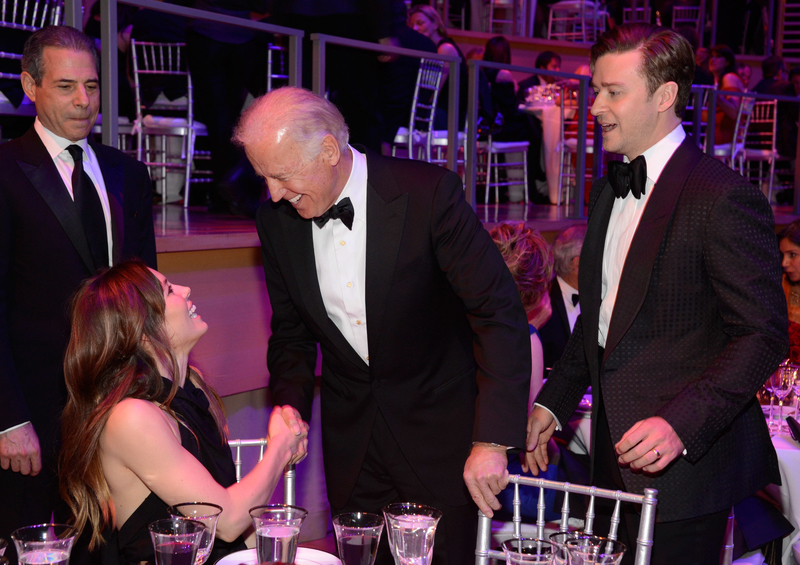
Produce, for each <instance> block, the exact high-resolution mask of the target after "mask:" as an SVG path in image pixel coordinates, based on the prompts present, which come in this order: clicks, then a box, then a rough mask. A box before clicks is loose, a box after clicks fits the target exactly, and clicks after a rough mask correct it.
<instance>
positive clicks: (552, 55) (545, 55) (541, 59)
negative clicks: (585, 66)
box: [535, 51, 561, 69]
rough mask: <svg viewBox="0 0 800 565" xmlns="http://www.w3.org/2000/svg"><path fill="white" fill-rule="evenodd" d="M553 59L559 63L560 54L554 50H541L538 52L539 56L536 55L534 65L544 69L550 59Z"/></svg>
mask: <svg viewBox="0 0 800 565" xmlns="http://www.w3.org/2000/svg"><path fill="white" fill-rule="evenodd" d="M553 59H555V60H557V61H558V64H559V65H561V55H559V54H558V53H556V52H555V51H542V52H541V53H539V56H538V57H536V64H535V66H536V68H537V69H546V68H547V65H549V64H550V61H552V60H553Z"/></svg>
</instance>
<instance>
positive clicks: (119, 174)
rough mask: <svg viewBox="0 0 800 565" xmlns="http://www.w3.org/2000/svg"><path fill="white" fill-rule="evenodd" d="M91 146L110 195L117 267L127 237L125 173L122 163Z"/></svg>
mask: <svg viewBox="0 0 800 565" xmlns="http://www.w3.org/2000/svg"><path fill="white" fill-rule="evenodd" d="M89 145H91V146H92V149H94V154H95V156H96V157H97V162H98V163H99V164H100V172H101V173H102V174H103V183H104V184H105V185H106V194H107V195H108V207H109V210H110V216H111V236H112V238H113V239H112V245H111V249H112V253H111V264H112V265H116V264H117V263H119V260H120V256H121V255H122V249H123V244H124V243H125V242H124V241H123V239H124V237H125V235H124V234H125V230H124V229H123V227H124V220H123V218H124V216H123V209H124V208H123V204H124V202H123V194H124V187H125V171H124V170H123V167H122V162H121V161H119V160H116V162H113V163H112V162H110V161H109V160H108V159H106V158H105V157H106V156H105V151H102V148H99V147H98V145H97V144H96V143H93V142H91V141H90V142H89Z"/></svg>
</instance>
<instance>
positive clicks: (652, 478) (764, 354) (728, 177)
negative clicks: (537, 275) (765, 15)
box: [527, 24, 788, 565]
mask: <svg viewBox="0 0 800 565" xmlns="http://www.w3.org/2000/svg"><path fill="white" fill-rule="evenodd" d="M591 63H592V70H593V77H592V87H593V89H594V91H595V95H596V97H595V101H594V104H593V105H592V114H593V115H594V116H596V117H597V119H598V123H599V126H600V127H601V128H602V135H603V146H604V148H605V149H606V150H607V151H610V152H613V153H621V154H622V155H624V156H625V162H624V163H622V162H615V163H611V164H610V167H609V175H608V176H607V177H603V178H602V179H600V180H598V181H597V182H596V183H595V184H594V186H593V187H592V192H591V195H590V198H589V222H588V226H587V232H586V239H585V240H584V245H583V249H582V252H581V260H580V274H579V279H580V289H581V295H580V303H581V320H580V322H579V323H578V324H577V325H576V327H575V331H574V332H573V334H572V336H571V338H570V340H569V342H568V344H567V347H566V350H565V352H564V356H563V357H562V358H561V360H560V362H559V363H557V364H556V366H555V367H554V369H553V372H552V373H551V378H550V379H549V380H548V382H547V384H546V386H545V387H544V388H543V390H542V392H541V394H540V395H539V397H538V399H537V406H536V407H535V409H534V410H533V412H532V413H531V415H530V416H529V420H528V431H529V435H528V445H527V450H528V453H527V460H528V463H529V464H530V465H531V466H532V467H533V468H534V471H536V469H537V467H538V468H540V469H543V468H544V465H545V464H546V461H547V452H546V443H547V439H549V437H550V436H551V435H552V433H553V431H554V430H555V429H556V428H557V427H558V426H560V425H562V424H565V423H566V421H567V420H568V419H569V417H570V415H571V414H572V412H573V410H574V409H575V407H576V406H577V405H578V403H579V401H580V398H581V396H582V395H583V393H584V392H585V390H586V387H587V386H589V385H591V386H592V394H593V397H594V402H593V405H592V412H593V413H592V418H593V420H592V443H593V447H592V454H593V458H592V470H593V476H594V480H595V482H596V484H598V485H599V486H603V487H608V488H614V489H617V488H620V489H624V490H627V491H633V492H639V493H641V492H642V491H643V489H644V488H646V487H648V488H655V489H658V511H657V524H656V529H655V543H654V544H653V554H652V556H653V560H652V561H651V562H652V563H654V564H665V563H678V562H679V563H684V564H694V563H696V564H698V565H700V564H708V563H716V562H717V560H718V559H719V554H720V550H721V547H722V540H723V536H724V532H725V525H726V519H727V516H728V513H729V512H730V509H731V506H733V505H734V504H736V503H737V502H739V501H741V500H742V499H744V498H746V497H748V496H749V495H751V494H753V493H754V492H756V491H757V490H759V489H760V488H761V487H763V486H764V485H766V484H768V483H770V482H774V483H779V482H780V475H779V472H778V466H777V458H776V455H775V450H774V449H773V447H772V444H771V442H770V438H769V433H768V430H767V426H766V423H765V421H764V417H763V414H762V413H761V408H760V406H759V405H758V403H757V402H756V400H755V395H756V392H757V391H758V389H759V387H760V386H761V385H762V384H763V383H764V381H765V380H766V379H767V377H768V376H769V375H770V373H772V372H773V371H774V370H775V368H776V367H777V366H778V364H779V363H780V362H781V360H782V359H784V358H785V357H786V354H787V349H788V338H787V315H786V301H785V298H784V296H783V294H782V291H781V278H780V277H781V268H780V257H779V253H778V248H777V243H776V238H775V233H774V231H773V216H772V210H771V208H770V206H769V204H768V203H767V201H766V199H765V198H764V195H763V194H762V193H761V191H760V190H759V189H758V188H757V187H755V186H753V185H751V184H750V183H749V182H747V181H746V180H745V179H743V178H742V177H740V176H739V175H738V174H736V173H735V172H733V171H732V170H730V169H729V168H728V167H726V166H724V165H723V164H721V163H720V162H719V161H716V160H714V159H712V158H710V157H708V156H707V155H705V154H704V153H702V152H701V151H700V150H699V149H697V148H696V147H695V146H694V144H692V143H691V142H690V141H689V140H687V139H686V135H685V133H684V131H683V128H682V127H681V116H682V115H683V110H684V108H685V106H686V102H687V100H688V97H689V88H690V85H691V82H692V77H693V74H694V56H693V54H692V49H691V47H690V46H689V44H688V43H687V42H686V40H685V39H683V38H682V37H680V36H679V35H677V34H676V33H674V32H673V31H671V30H668V29H665V28H660V27H655V26H651V25H648V24H632V25H626V26H620V27H618V28H615V29H614V30H611V31H609V32H606V33H605V34H603V36H602V37H601V38H600V40H599V41H598V42H597V43H596V44H595V45H594V46H593V47H592V56H591ZM624 522H625V527H622V528H621V530H622V533H623V534H627V535H626V537H627V539H628V542H629V544H630V545H629V547H631V551H629V552H628V556H629V557H631V563H632V562H633V560H632V555H633V553H634V552H633V551H632V549H633V544H634V543H635V540H636V531H637V528H638V523H637V522H638V520H637V517H636V515H635V514H634V513H629V514H626V515H625V516H624Z"/></svg>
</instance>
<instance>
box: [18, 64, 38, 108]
mask: <svg viewBox="0 0 800 565" xmlns="http://www.w3.org/2000/svg"><path fill="white" fill-rule="evenodd" d="M20 82H21V83H22V90H23V91H24V92H25V94H27V95H28V98H30V99H31V102H36V81H35V80H33V77H32V76H31V75H30V73H28V72H27V71H23V72H22V75H20Z"/></svg>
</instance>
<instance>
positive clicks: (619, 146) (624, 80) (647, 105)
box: [591, 51, 680, 161]
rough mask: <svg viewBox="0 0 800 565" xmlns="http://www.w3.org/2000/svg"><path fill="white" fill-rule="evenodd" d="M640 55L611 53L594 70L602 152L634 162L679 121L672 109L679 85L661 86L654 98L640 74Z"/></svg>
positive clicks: (671, 83) (627, 52) (598, 62)
mask: <svg viewBox="0 0 800 565" xmlns="http://www.w3.org/2000/svg"><path fill="white" fill-rule="evenodd" d="M641 62H642V54H641V52H639V51H626V52H624V53H608V54H606V55H603V56H601V57H600V58H599V59H598V60H597V62H596V63H595V66H594V75H593V77H592V89H593V90H594V92H595V95H596V96H595V100H594V103H593V104H592V110H591V111H592V115H593V116H596V117H597V119H598V122H599V123H600V126H601V128H602V131H603V149H605V150H606V151H609V152H611V153H622V154H623V155H626V156H627V157H628V159H630V160H631V161H632V160H633V159H635V158H636V157H638V156H639V155H641V154H642V153H643V152H644V151H645V150H647V149H649V148H650V147H652V146H653V145H654V144H655V143H656V142H658V141H659V140H661V139H662V138H663V137H665V136H666V135H667V134H668V133H670V132H671V131H672V130H673V129H674V128H675V127H677V125H678V124H679V123H680V120H678V118H677V117H676V116H675V112H674V110H672V109H671V108H672V107H673V106H674V103H675V96H676V95H677V90H678V87H677V84H675V83H674V82H669V83H666V84H663V85H661V86H660V87H659V88H658V89H656V92H654V93H653V95H652V96H650V95H649V94H648V91H647V84H646V82H645V79H644V77H643V76H641V75H640V74H639V68H640V65H641Z"/></svg>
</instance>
